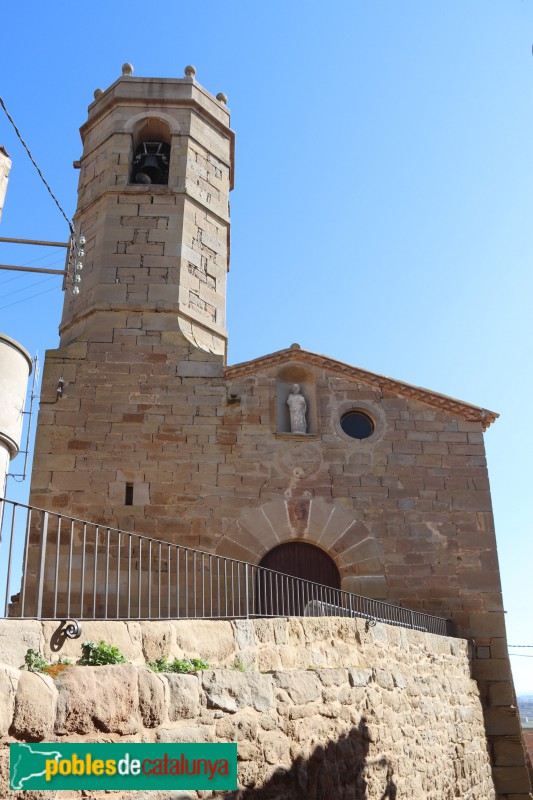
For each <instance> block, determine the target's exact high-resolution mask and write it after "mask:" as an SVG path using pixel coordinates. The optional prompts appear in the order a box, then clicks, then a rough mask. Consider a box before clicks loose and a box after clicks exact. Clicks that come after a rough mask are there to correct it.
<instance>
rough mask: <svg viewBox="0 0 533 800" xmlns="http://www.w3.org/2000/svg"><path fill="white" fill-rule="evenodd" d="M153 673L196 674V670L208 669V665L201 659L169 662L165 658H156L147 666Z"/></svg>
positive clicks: (179, 659)
mask: <svg viewBox="0 0 533 800" xmlns="http://www.w3.org/2000/svg"><path fill="white" fill-rule="evenodd" d="M147 666H148V667H149V668H150V669H151V670H153V671H154V672H178V673H187V672H196V670H201V669H209V664H208V663H207V661H204V659H203V658H175V659H174V661H171V662H170V663H169V661H168V660H167V659H166V658H157V659H156V660H155V661H151V662H150V663H149V664H148V665H147Z"/></svg>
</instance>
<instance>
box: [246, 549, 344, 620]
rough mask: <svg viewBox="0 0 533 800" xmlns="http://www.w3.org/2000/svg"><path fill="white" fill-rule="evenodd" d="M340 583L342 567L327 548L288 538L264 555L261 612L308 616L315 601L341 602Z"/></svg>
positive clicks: (259, 592) (259, 593)
mask: <svg viewBox="0 0 533 800" xmlns="http://www.w3.org/2000/svg"><path fill="white" fill-rule="evenodd" d="M270 570H273V572H271V571H270ZM280 572H281V573H283V576H282V575H278V574H277V573H280ZM285 576H290V577H285ZM294 578H299V579H300V580H293V579H294ZM307 581H309V583H307ZM315 584H320V587H317V586H315ZM340 586H341V579H340V575H339V570H338V569H337V566H336V564H335V562H334V561H333V559H332V558H331V557H330V556H328V554H327V553H326V552H325V551H324V550H322V549H321V548H320V547H315V545H313V544H308V543H307V542H285V543H284V544H280V545H278V546H277V547H274V548H273V549H272V550H270V551H269V552H268V553H267V554H266V555H265V556H264V557H263V558H262V559H261V562H260V564H259V569H258V579H257V602H256V608H257V612H258V613H259V615H260V616H304V614H305V613H306V609H308V608H309V604H312V603H313V602H321V603H327V604H328V605H338V603H339V598H338V590H339V589H340ZM321 587H324V588H321Z"/></svg>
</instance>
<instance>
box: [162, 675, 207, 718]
mask: <svg viewBox="0 0 533 800" xmlns="http://www.w3.org/2000/svg"><path fill="white" fill-rule="evenodd" d="M165 680H166V681H167V684H168V687H169V705H168V718H169V719H170V720H171V721H172V722H176V721H178V720H180V719H193V718H194V717H196V716H198V712H199V710H200V689H199V687H200V681H199V678H198V677H197V676H196V675H179V674H176V675H175V674H165Z"/></svg>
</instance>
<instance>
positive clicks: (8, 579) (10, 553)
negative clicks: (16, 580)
mask: <svg viewBox="0 0 533 800" xmlns="http://www.w3.org/2000/svg"><path fill="white" fill-rule="evenodd" d="M3 505H4V503H2V506H3ZM16 512H17V506H16V505H14V506H13V514H12V517H11V535H10V537H9V555H8V557H7V575H6V602H5V609H4V616H5V617H7V615H8V612H9V585H10V583H11V558H12V555H13V537H14V535H15V515H16ZM0 525H1V521H0ZM1 541H2V540H1V539H0V542H1Z"/></svg>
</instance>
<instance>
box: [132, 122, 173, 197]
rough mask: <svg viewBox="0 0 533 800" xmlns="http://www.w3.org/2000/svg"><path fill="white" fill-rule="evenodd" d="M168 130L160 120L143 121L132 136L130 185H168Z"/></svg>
mask: <svg viewBox="0 0 533 800" xmlns="http://www.w3.org/2000/svg"><path fill="white" fill-rule="evenodd" d="M169 163H170V129H169V127H168V125H167V124H166V122H163V120H160V119H144V120H143V121H142V122H141V123H140V124H139V125H138V126H137V127H136V129H135V132H134V134H133V158H132V165H131V175H130V183H138V184H141V185H147V184H155V185H159V186H166V185H168V171H169Z"/></svg>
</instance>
